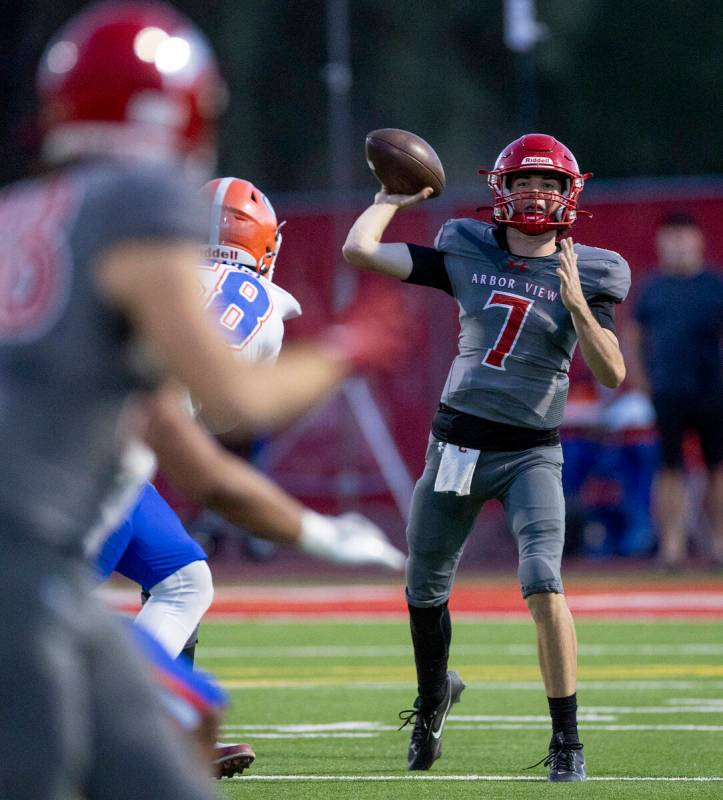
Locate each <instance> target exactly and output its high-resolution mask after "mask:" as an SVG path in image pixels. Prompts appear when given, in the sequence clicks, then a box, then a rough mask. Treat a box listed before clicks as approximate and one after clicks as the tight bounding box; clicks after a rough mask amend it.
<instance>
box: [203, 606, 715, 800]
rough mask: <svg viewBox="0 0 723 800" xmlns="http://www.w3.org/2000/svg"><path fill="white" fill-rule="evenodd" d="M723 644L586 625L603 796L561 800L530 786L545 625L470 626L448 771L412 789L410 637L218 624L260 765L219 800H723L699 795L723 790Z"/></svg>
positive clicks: (544, 738) (583, 691)
mask: <svg viewBox="0 0 723 800" xmlns="http://www.w3.org/2000/svg"><path fill="white" fill-rule="evenodd" d="M722 633H723V626H722V625H721V624H718V623H702V622H689V621H682V622H677V621H676V622H666V621H661V622H657V621H656V622H653V621H646V622H640V623H633V622H625V623H609V622H597V621H595V622H578V635H579V640H580V687H579V691H578V698H579V702H580V706H581V708H580V712H581V714H580V721H581V725H580V730H581V739H582V741H583V742H584V744H585V750H586V756H587V761H588V772H589V775H590V777H591V780H590V781H588V782H587V783H586V784H578V785H567V786H560V785H552V784H548V783H545V782H543V781H541V780H539V779H541V778H543V777H544V776H545V771H544V770H543V768H542V767H538V768H537V769H535V770H531V771H525V770H524V767H526V766H527V765H529V764H531V763H533V762H535V761H537V760H538V759H539V758H542V757H543V756H544V755H545V753H546V748H547V742H548V738H549V723H548V717H547V703H546V700H545V695H544V691H543V690H542V686H541V683H540V682H539V677H538V671H537V665H536V658H535V648H534V631H533V628H532V625H531V623H526V622H467V621H466V622H457V623H456V625H455V629H454V642H453V649H452V658H451V666H452V667H454V668H456V669H458V670H459V672H460V674H461V675H462V677H463V679H464V680H465V682H466V683H467V686H468V688H467V690H466V691H465V692H464V694H463V695H462V701H461V703H460V704H459V705H457V706H455V707H454V713H453V714H452V715H450V717H449V721H448V723H447V726H446V728H445V734H444V751H445V752H444V756H443V758H442V759H441V760H440V761H438V762H437V763H436V764H435V766H434V768H433V769H432V770H431V771H430V772H428V773H414V774H413V775H410V773H407V772H405V771H404V765H405V752H406V743H407V739H408V732H409V728H407V729H406V730H405V731H403V732H397V730H396V726H397V724H398V722H397V713H398V712H399V711H400V710H402V709H405V708H409V707H410V706H411V704H412V701H413V700H414V695H415V691H414V673H413V668H412V660H411V650H410V647H409V643H408V640H409V637H408V632H407V627H406V624H405V623H403V622H382V623H370V622H356V621H353V620H352V621H349V622H346V623H339V622H331V621H319V622H317V621H306V620H301V619H300V620H298V621H293V622H290V623H287V622H283V623H281V622H279V623H276V622H243V623H239V622H233V623H218V622H213V623H208V624H205V625H204V628H203V631H202V634H203V636H202V644H201V647H200V656H199V666H200V667H202V668H205V669H210V670H212V671H214V672H215V673H216V675H217V676H218V677H219V678H220V679H221V680H222V682H223V683H224V685H225V686H226V687H227V688H228V689H229V691H230V694H231V700H232V707H231V709H230V711H229V713H228V716H227V719H226V722H227V723H228V725H227V727H226V729H225V730H224V732H223V736H224V738H225V739H226V740H228V741H246V742H249V743H250V744H252V745H253V746H254V748H255V750H256V754H257V760H256V763H255V764H254V765H253V767H252V768H251V770H250V771H248V772H247V773H246V774H245V775H244V776H243V777H240V778H236V779H234V780H230V781H229V780H227V781H223V782H222V783H221V784H220V786H219V796H220V797H222V798H241V797H243V798H246V797H259V798H272V797H273V798H283V799H284V800H295V799H296V798H313V800H325V799H326V798H338V797H351V798H395V800H398V798H415V800H424V799H425V798H435V799H436V798H478V797H481V798H502V797H505V798H525V799H526V798H535V800H545V798H547V797H552V796H555V797H557V796H561V795H562V796H566V797H568V796H570V795H571V794H573V793H576V794H578V795H580V794H581V793H584V795H585V797H590V798H648V797H655V798H663V799H664V798H673V797H675V798H714V797H715V798H720V797H723V781H721V780H719V781H715V780H697V781H694V780H691V779H693V778H697V779H701V778H707V779H710V778H716V777H718V778H720V776H723V636H722V635H721V634H722ZM445 775H448V776H451V777H450V778H449V779H446V780H445V779H444V776H445ZM282 776H287V778H286V779H282ZM493 776H502V777H501V778H500V779H499V780H490V778H491V777H493ZM505 776H506V777H505ZM640 778H648V779H658V780H644V781H643V780H639V779H640ZM673 778H679V779H688V780H677V781H675V780H671V779H673ZM625 779H629V780H625Z"/></svg>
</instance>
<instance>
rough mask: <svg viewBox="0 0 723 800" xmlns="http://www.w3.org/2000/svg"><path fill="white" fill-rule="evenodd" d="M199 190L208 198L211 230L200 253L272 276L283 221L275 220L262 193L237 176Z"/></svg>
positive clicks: (208, 184) (271, 209)
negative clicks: (207, 240)
mask: <svg viewBox="0 0 723 800" xmlns="http://www.w3.org/2000/svg"><path fill="white" fill-rule="evenodd" d="M203 190H204V192H205V193H206V194H207V195H208V198H209V200H210V201H211V233H210V236H209V243H208V245H207V246H206V247H204V248H203V251H202V255H203V257H204V258H208V259H212V260H214V261H221V262H222V263H224V264H231V265H233V266H245V267H251V268H252V269H254V270H256V272H258V273H259V274H261V275H264V276H265V277H267V278H268V279H269V280H272V279H273V273H274V265H275V263H276V257H277V256H278V254H279V248H280V247H281V240H282V237H281V226H282V225H283V224H284V223H283V222H282V223H281V224H279V223H278V222H277V221H276V212H275V211H274V207H273V206H272V205H271V203H270V202H269V199H268V198H267V197H266V195H265V194H264V193H263V192H262V191H260V190H259V189H257V188H256V187H255V186H254V185H253V183H251V182H250V181H245V180H243V179H241V178H218V179H216V180H214V181H209V182H208V183H207V184H206V185H205V186H204V187H203Z"/></svg>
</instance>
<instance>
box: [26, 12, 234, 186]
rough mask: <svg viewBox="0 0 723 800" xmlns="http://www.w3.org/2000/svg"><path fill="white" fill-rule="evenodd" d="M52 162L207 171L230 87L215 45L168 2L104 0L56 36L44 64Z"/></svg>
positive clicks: (44, 116) (43, 106)
mask: <svg viewBox="0 0 723 800" xmlns="http://www.w3.org/2000/svg"><path fill="white" fill-rule="evenodd" d="M37 90H38V96H39V101H40V125H41V128H42V133H43V150H42V153H43V157H44V158H45V160H46V161H48V162H50V163H57V162H62V161H67V160H69V159H74V158H79V157H87V156H95V155H112V156H120V157H126V158H128V157H130V158H143V159H169V158H178V157H181V158H182V159H183V160H184V161H185V162H186V163H187V164H188V166H189V167H193V166H194V165H195V164H197V165H198V167H199V168H200V169H203V170H204V171H205V174H206V175H207V174H208V171H209V170H210V169H211V168H212V165H213V163H214V160H215V155H216V135H215V134H216V121H217V118H218V116H219V115H220V113H221V111H222V110H223V106H224V103H225V95H226V88H225V85H224V83H223V80H222V79H221V76H220V74H219V71H218V67H217V64H216V59H215V57H214V55H213V52H212V50H211V47H210V46H209V44H208V42H207V41H206V39H205V37H204V36H203V34H202V33H201V32H200V31H199V30H198V29H197V28H196V27H195V26H194V25H193V24H192V23H191V22H190V21H189V20H188V19H186V17H184V16H183V15H181V14H179V13H178V12H177V11H176V10H175V9H173V8H171V6H168V5H166V4H165V3H161V2H146V3H144V2H128V3H126V2H123V3H119V2H103V3H99V4H96V5H92V6H90V7H89V8H87V9H85V10H83V11H81V12H80V13H79V14H77V15H76V16H74V17H73V18H72V19H71V20H70V21H69V22H68V23H66V25H64V26H63V28H61V29H60V31H59V32H58V33H57V34H56V35H55V37H54V38H53V40H52V41H51V42H50V44H49V45H48V47H47V48H46V50H45V53H44V54H43V57H42V59H41V61H40V66H39V68H38V75H37Z"/></svg>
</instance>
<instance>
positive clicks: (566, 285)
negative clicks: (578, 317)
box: [556, 239, 587, 314]
mask: <svg viewBox="0 0 723 800" xmlns="http://www.w3.org/2000/svg"><path fill="white" fill-rule="evenodd" d="M574 247H575V243H574V242H573V241H572V239H563V240H562V241H561V242H560V266H559V267H558V269H557V270H556V272H557V274H558V276H559V278H560V299H561V300H562V303H563V305H564V306H565V308H566V309H567V310H568V311H569V312H570V313H571V314H574V313H575V312H576V311H581V310H582V309H584V308H585V307H586V306H587V300H585V296H584V295H583V293H582V286H581V285H580V273H579V272H578V271H577V255H576V253H575V250H574Z"/></svg>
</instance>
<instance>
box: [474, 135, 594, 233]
mask: <svg viewBox="0 0 723 800" xmlns="http://www.w3.org/2000/svg"><path fill="white" fill-rule="evenodd" d="M479 172H480V174H481V175H487V184H488V185H489V187H490V190H491V191H492V196H493V199H494V205H493V211H492V215H493V218H494V221H495V222H496V223H497V224H498V225H509V226H511V227H513V228H516V229H517V230H519V231H521V232H522V233H524V234H526V235H527V236H538V235H539V234H541V233H545V232H546V231H549V230H557V231H562V230H564V229H565V228H569V227H570V226H571V225H573V223H574V222H575V220H576V218H577V215H578V213H580V214H586V213H587V212H584V211H578V210H577V201H578V198H579V196H580V193H581V192H582V190H583V186H584V184H585V181H586V180H587V179H588V178H590V177H591V176H592V173H591V172H586V173H584V174H583V173H581V172H580V169H579V167H578V166H577V161H576V160H575V156H573V154H572V153H571V152H570V150H568V148H567V147H565V145H564V144H562V142H558V141H557V139H554V138H553V137H552V136H548V135H547V134H544V133H528V134H526V135H525V136H522V137H520V138H519V139H516V140H515V141H514V142H512V143H511V144H509V145H507V147H505V149H504V150H503V151H502V152H501V153H500V154H499V156H498V157H497V161H496V162H495V166H494V169H492V170H484V169H481V170H480V171H479ZM530 173H544V174H545V175H551V176H554V177H555V178H557V179H558V180H559V181H560V182H561V184H562V191H560V192H557V191H537V190H533V189H522V190H519V191H514V192H513V191H511V185H512V181H513V179H514V177H515V176H516V175H520V174H525V175H527V174H530Z"/></svg>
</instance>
